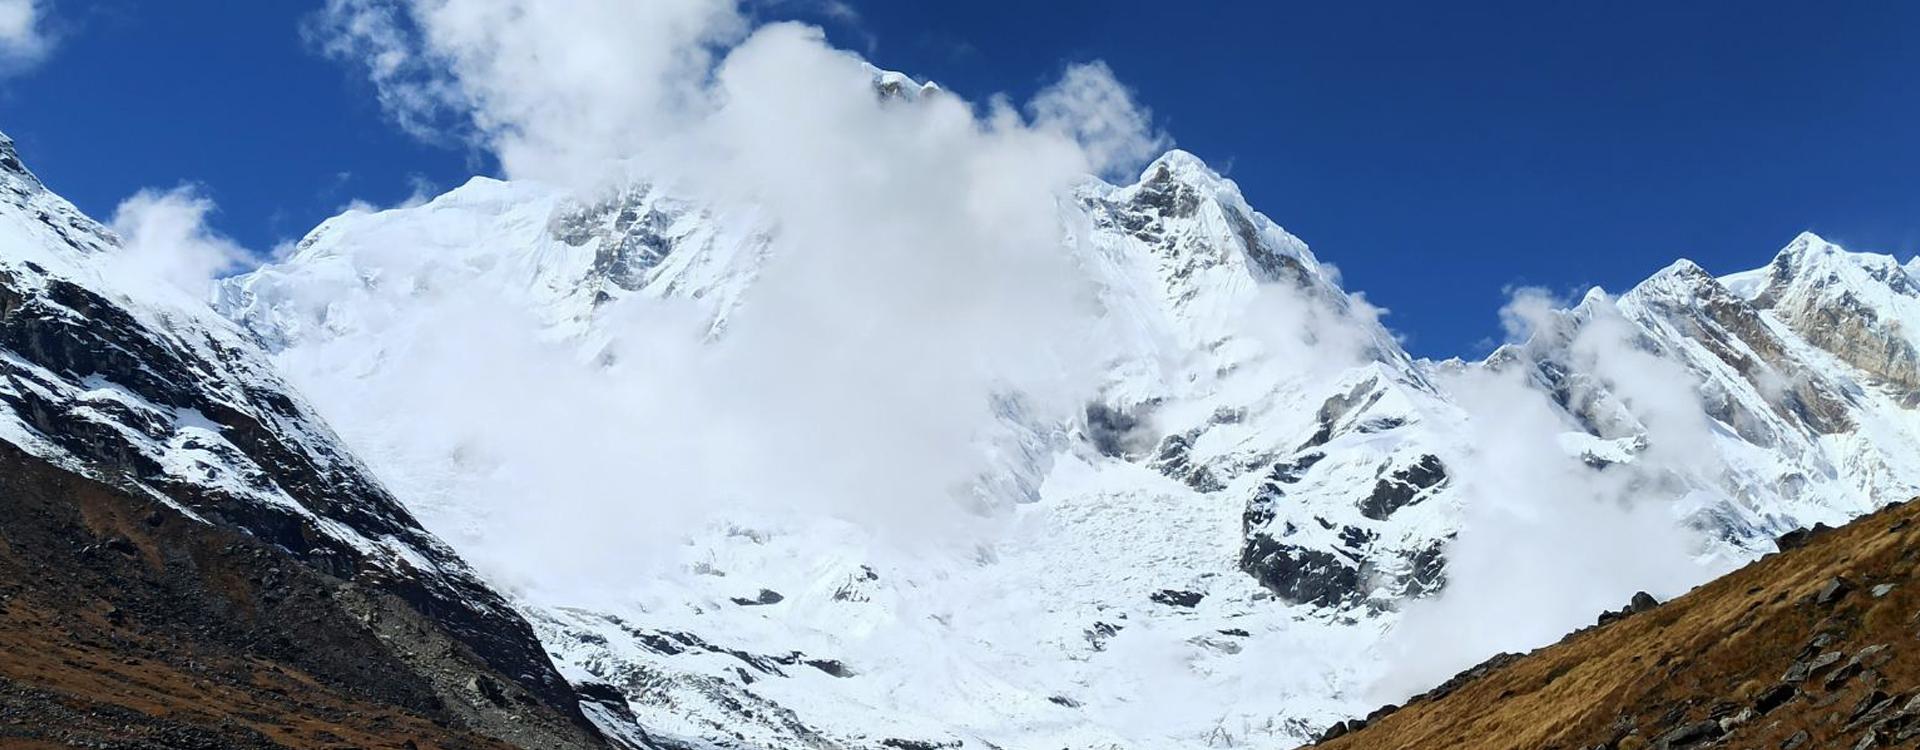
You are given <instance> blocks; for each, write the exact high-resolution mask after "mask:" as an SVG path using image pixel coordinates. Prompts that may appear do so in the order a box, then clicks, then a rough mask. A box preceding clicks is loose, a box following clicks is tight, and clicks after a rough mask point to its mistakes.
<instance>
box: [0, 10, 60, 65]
mask: <svg viewBox="0 0 1920 750" xmlns="http://www.w3.org/2000/svg"><path fill="white" fill-rule="evenodd" d="M53 42H54V40H53V36H52V34H51V32H49V31H48V30H47V23H46V6H45V5H44V4H43V3H42V1H41V0H0V76H4V75H7V74H9V73H17V72H19V71H22V70H25V69H27V68H30V67H32V66H34V65H36V64H38V63H39V62H40V61H41V60H43V59H45V58H46V56H47V54H48V53H50V52H52V51H53Z"/></svg>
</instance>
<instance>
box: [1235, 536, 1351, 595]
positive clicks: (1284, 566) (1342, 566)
mask: <svg viewBox="0 0 1920 750" xmlns="http://www.w3.org/2000/svg"><path fill="white" fill-rule="evenodd" d="M1240 568H1241V569H1242V570H1245V571H1247V573H1248V574H1250V575H1252V576H1253V577H1254V580H1257V581H1259V582H1260V585H1262V586H1265V587H1266V588H1267V589H1268V590H1269V591H1272V592H1273V593H1274V594H1276V595H1278V596H1279V597H1280V598H1282V599H1285V600H1287V601H1290V602H1294V603H1296V604H1315V605H1318V606H1322V607H1335V606H1340V605H1342V604H1348V603H1352V602H1354V601H1357V600H1358V599H1359V598H1360V595H1361V591H1360V587H1361V577H1360V569H1359V567H1358V566H1355V565H1352V564H1349V563H1348V562H1347V561H1345V560H1342V559H1340V558H1339V557H1336V556H1334V555H1333V554H1332V553H1330V552H1323V551H1320V550H1316V549H1309V548H1306V547H1300V546H1297V545H1290V544H1283V543H1280V542H1278V541H1275V540H1274V539H1273V538H1272V537H1270V536H1267V535H1265V534H1259V535H1254V536H1250V537H1249V538H1248V539H1247V542H1246V545H1245V546H1244V547H1242V549H1241V553H1240Z"/></svg>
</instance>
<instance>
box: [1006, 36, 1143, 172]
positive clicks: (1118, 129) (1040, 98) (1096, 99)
mask: <svg viewBox="0 0 1920 750" xmlns="http://www.w3.org/2000/svg"><path fill="white" fill-rule="evenodd" d="M1030 109H1031V110H1032V112H1033V118H1034V121H1035V122H1036V123H1037V124H1039V126H1040V127H1043V128H1051V129H1057V130H1059V131H1061V132H1064V133H1068V134H1070V135H1072V136H1073V137H1074V138H1075V139H1076V140H1078V141H1079V142H1080V143H1081V144H1082V145H1083V146H1084V147H1085V148H1086V150H1087V154H1088V156H1089V158H1090V159H1091V160H1092V162H1093V165H1094V168H1095V169H1097V170H1099V171H1100V172H1101V173H1102V174H1104V175H1114V174H1124V173H1127V172H1132V171H1134V170H1137V169H1138V168H1139V167H1140V165H1142V164H1145V163H1146V162H1147V161H1149V160H1151V159H1152V158H1153V157H1155V156H1158V155H1160V153H1161V152H1163V151H1166V150H1167V149H1168V148H1169V147H1171V146H1172V145H1173V140H1172V139H1171V138H1169V137H1168V136H1167V135H1166V134H1165V133H1161V132H1159V131H1157V130H1155V129H1154V127H1153V118H1152V114H1151V113H1150V112H1148V111H1147V110H1146V109H1145V108H1143V107H1141V106H1140V105H1139V104H1138V103H1136V102H1134V100H1133V93H1132V92H1130V91H1128V90H1127V88H1126V87H1125V86H1123V85H1121V83H1120V81H1119V80H1118V79H1116V78H1114V77H1113V70H1112V69H1110V68H1108V67H1107V64H1106V63H1104V62H1099V61H1094V62H1090V63H1081V64H1078V65H1073V66H1070V67H1068V68H1067V71H1066V73H1065V74H1064V75H1062V76H1061V77H1060V80H1059V81H1058V82H1056V83H1054V84H1053V85H1052V86H1049V87H1048V88H1046V89H1045V90H1043V91H1041V92H1040V93H1039V95H1037V96H1035V97H1034V100H1033V103H1032V104H1031V105H1030Z"/></svg>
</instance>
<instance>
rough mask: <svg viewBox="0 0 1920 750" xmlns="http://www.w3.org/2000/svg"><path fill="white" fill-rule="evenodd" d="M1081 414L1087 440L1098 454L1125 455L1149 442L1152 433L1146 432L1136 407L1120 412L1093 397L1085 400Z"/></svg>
mask: <svg viewBox="0 0 1920 750" xmlns="http://www.w3.org/2000/svg"><path fill="white" fill-rule="evenodd" d="M1140 408H1141V409H1144V408H1146V407H1140ZM1085 417H1086V424H1087V440H1088V441H1089V442H1092V443H1093V447H1094V449H1095V450H1097V451H1099V452H1100V455H1102V456H1107V457H1109V458H1128V457H1131V456H1135V455H1139V454H1140V453H1143V452H1145V451H1146V450H1148V449H1149V448H1150V447H1151V446H1152V445H1153V436H1152V435H1151V434H1148V425H1147V423H1146V420H1145V419H1142V417H1141V414H1140V413H1139V411H1138V410H1136V411H1133V412H1123V411H1120V410H1119V409H1115V408H1113V407H1111V406H1108V405H1106V404H1104V403H1101V402H1098V401H1095V402H1092V403H1089V404H1087V408H1086V410H1085ZM1162 450H1163V451H1165V450H1166V449H1164V448H1163V449H1162ZM1182 450H1184V448H1183V449H1182ZM1183 455H1184V454H1183Z"/></svg>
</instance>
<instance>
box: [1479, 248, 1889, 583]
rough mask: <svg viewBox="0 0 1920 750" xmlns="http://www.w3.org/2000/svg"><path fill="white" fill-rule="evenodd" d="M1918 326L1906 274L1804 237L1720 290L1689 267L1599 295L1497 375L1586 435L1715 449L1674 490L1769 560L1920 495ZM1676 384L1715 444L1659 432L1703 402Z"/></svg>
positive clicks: (1517, 351) (1502, 358) (1505, 362)
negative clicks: (1801, 537) (1544, 397)
mask: <svg viewBox="0 0 1920 750" xmlns="http://www.w3.org/2000/svg"><path fill="white" fill-rule="evenodd" d="M1916 321H1920V305H1916V296H1915V285H1914V282H1913V279H1912V277H1911V276H1910V275H1909V274H1908V272H1907V269H1906V268H1905V267H1903V266H1902V265H1901V264H1899V263H1898V262H1896V261H1895V260H1894V259H1893V258H1891V257H1888V256H1884V255H1875V254H1870V253H1854V252H1849V251H1847V250H1845V249H1842V248H1840V247H1839V246H1837V245H1834V244H1833V243H1830V242H1827V241H1825V240H1823V239H1821V238H1819V237H1818V236H1816V235H1813V234H1811V233H1807V234H1802V235H1800V236H1799V237H1797V238H1795V239H1794V240H1793V242H1792V243H1790V244H1789V245H1788V246H1787V247H1786V248H1785V249H1783V250H1782V251H1780V253H1779V254H1778V255H1777V256H1776V257H1775V258H1774V260H1773V262H1771V263H1770V264H1768V265H1767V266H1765V267H1762V268H1759V269H1755V270H1752V271H1746V272H1741V273H1735V274H1729V275H1727V276H1724V277H1715V276H1713V275H1712V274H1709V273H1708V272H1707V271H1706V270H1705V269H1702V268H1701V267H1700V266H1699V265H1698V264H1695V263H1693V262H1692V261H1686V260H1682V261H1679V262H1676V263H1674V264H1672V265H1670V266H1668V267H1667V268H1665V269H1663V270H1661V271H1660V272H1658V273H1656V274H1654V275H1653V276H1651V277H1649V278H1648V279H1647V280H1646V281H1644V282H1641V283H1640V284H1639V285H1637V286H1635V287H1634V288H1633V289H1631V290H1629V291H1627V292H1626V293H1625V294H1622V295H1620V296H1619V297H1618V298H1610V297H1608V296H1606V295H1604V294H1600V293H1598V292H1597V290H1596V291H1595V292H1594V293H1590V294H1588V295H1587V296H1586V297H1585V298H1584V299H1583V300H1581V302H1580V303H1579V304H1578V305H1575V306H1574V307H1572V308H1570V309H1568V310H1565V311H1561V312H1558V313H1554V314H1553V315H1552V319H1551V322H1550V323H1549V324H1547V325H1545V326H1543V327H1542V328H1541V329H1540V330H1537V331H1535V332H1534V334H1533V336H1532V337H1531V339H1530V340H1528V341H1527V342H1525V343H1524V344H1520V345H1517V346H1509V347H1505V348H1503V349H1502V350H1501V351H1499V352H1496V353H1495V354H1494V355H1493V356H1492V357H1489V358H1488V360H1487V362H1486V366H1488V367H1492V368H1495V369H1505V368H1511V367H1515V366H1518V367H1524V368H1527V370H1528V371H1529V372H1530V377H1531V378H1532V379H1533V380H1535V382H1537V383H1538V384H1540V386H1541V387H1542V388H1543V389H1544V390H1545V391H1546V392H1547V393H1549V394H1552V395H1553V397H1554V398H1555V400H1556V401H1557V403H1559V405H1560V406H1561V408H1563V409H1564V410H1565V412H1566V414H1567V415H1568V417H1569V419H1570V420H1571V422H1572V423H1574V424H1577V425H1579V426H1580V429H1582V430H1583V431H1585V432H1588V433H1589V434H1592V435H1595V436H1598V437H1602V438H1631V439H1633V440H1635V441H1636V444H1638V445H1641V446H1643V447H1644V446H1645V445H1646V444H1647V441H1648V440H1649V439H1651V440H1653V441H1655V442H1660V441H1664V442H1666V443H1667V444H1669V445H1672V444H1674V443H1675V442H1679V443H1701V444H1702V445H1703V447H1708V448H1710V449H1711V450H1712V451H1713V452H1714V453H1716V454H1718V456H1719V459H1718V460H1717V461H1716V462H1713V463H1712V464H1711V465H1712V466H1716V467H1719V468H1717V469H1714V470H1711V471H1700V470H1699V467H1702V466H1707V465H1709V464H1707V463H1705V462H1702V461H1700V460H1698V459H1696V460H1695V461H1693V462H1692V463H1694V464H1695V466H1694V467H1693V468H1686V467H1677V468H1676V469H1675V471H1677V472H1679V474H1680V475H1681V476H1679V477H1677V479H1679V481H1682V482H1684V483H1686V484H1687V485H1689V486H1691V487H1692V488H1693V489H1694V491H1695V492H1696V497H1699V498H1718V499H1717V500H1712V501H1709V502H1708V503H1707V505H1706V506H1704V507H1702V508H1701V509H1700V515H1699V516H1698V518H1699V519H1700V521H1701V522H1702V523H1703V524H1705V525H1708V526H1711V527H1718V531H1720V532H1721V533H1722V534H1723V535H1724V538H1725V539H1727V540H1728V541H1730V542H1733V543H1734V544H1736V545H1737V546H1745V547H1749V548H1751V549H1764V548H1765V547H1766V545H1767V544H1768V541H1767V540H1768V538H1769V537H1770V536H1771V535H1773V534H1777V533H1779V532H1781V531H1784V530H1786V529H1788V528H1793V527H1796V526H1802V525H1807V524H1811V523H1814V522H1819V521H1824V522H1828V523H1837V522H1840V521H1844V520H1846V519H1847V518H1850V517H1852V516H1854V515H1857V514H1859V513H1862V512H1865V511H1868V510H1871V509H1873V508H1875V507H1878V505H1879V504H1881V503H1884V502H1887V501H1888V500H1889V499H1891V498H1900V497H1908V496H1911V495H1913V494H1915V493H1916V492H1920V449H1916V447H1915V441H1916V440H1920V413H1916V412H1915V411H1914V409H1915V407H1916V406H1920V398H1916V397H1915V393H1916V389H1915V384H1916V381H1915V371H1914V367H1915V357H1914V349H1915V339H1914V334H1913V331H1914V330H1915V325H1916ZM1636 358H1637V359H1638V361H1640V362H1642V364H1640V365H1636V366H1632V367H1627V368H1624V371H1623V368H1621V367H1618V366H1614V367H1609V366H1608V363H1610V362H1611V363H1621V362H1631V361H1634V360H1635V359H1636ZM1648 368H1655V369H1656V370H1657V371H1658V373H1659V374H1655V375H1653V376H1652V377H1651V378H1649V377H1648V376H1647V372H1645V371H1647V370H1648ZM1676 379H1677V382H1679V383H1680V385H1681V386H1682V387H1685V386H1688V385H1690V386H1691V390H1692V391H1693V392H1694V394H1695V395H1696V396H1697V397H1698V403H1697V408H1698V409H1699V410H1700V413H1701V414H1703V415H1704V416H1705V418H1706V419H1707V420H1708V433H1709V434H1708V435H1707V436H1695V437H1691V438H1689V437H1686V436H1685V435H1684V434H1674V433H1672V431H1671V430H1668V431H1666V433H1667V434H1666V436H1665V437H1661V433H1662V432H1663V431H1662V430H1661V429H1659V428H1658V426H1657V425H1654V424H1650V420H1659V419H1666V420H1667V421H1668V422H1669V426H1671V424H1672V423H1673V422H1675V421H1681V422H1684V421H1688V420H1690V419H1692V418H1693V417H1691V416H1690V415H1689V413H1688V412H1690V411H1691V410H1692V409H1693V408H1696V406H1695V405H1690V404H1684V403H1679V402H1674V401H1672V399H1671V390H1672V389H1671V388H1659V387H1657V385H1658V383H1657V381H1676ZM1649 381H1656V382H1653V383H1652V384H1651V385H1650V382H1649ZM1650 388H1651V389H1652V390H1655V391H1666V392H1667V394H1668V395H1666V396H1660V395H1658V394H1652V395H1650V394H1649V389H1650ZM1662 398H1665V399H1667V401H1666V402H1664V403H1662V402H1660V399H1662Z"/></svg>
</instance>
